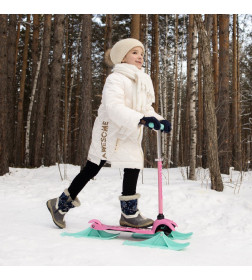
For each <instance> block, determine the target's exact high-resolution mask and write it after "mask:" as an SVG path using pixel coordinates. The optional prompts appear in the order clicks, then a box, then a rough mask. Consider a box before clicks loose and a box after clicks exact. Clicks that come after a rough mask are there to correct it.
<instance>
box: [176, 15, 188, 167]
mask: <svg viewBox="0 0 252 280" xmlns="http://www.w3.org/2000/svg"><path fill="white" fill-rule="evenodd" d="M185 27H186V21H185V15H184V16H183V29H182V43H181V54H180V78H179V89H178V124H177V133H176V141H175V143H176V146H177V147H176V154H175V162H176V164H177V165H178V164H179V153H180V132H181V101H182V90H183V61H184V55H183V53H184V31H185Z"/></svg>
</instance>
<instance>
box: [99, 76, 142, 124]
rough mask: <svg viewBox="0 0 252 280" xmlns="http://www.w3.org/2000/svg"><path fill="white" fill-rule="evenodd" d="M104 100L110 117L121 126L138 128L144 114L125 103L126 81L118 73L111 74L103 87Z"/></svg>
mask: <svg viewBox="0 0 252 280" xmlns="http://www.w3.org/2000/svg"><path fill="white" fill-rule="evenodd" d="M102 102H103V104H104V106H105V108H106V111H107V114H108V116H109V118H110V119H111V120H112V121H113V122H114V123H115V124H116V125H118V126H119V127H125V128H128V129H132V128H137V126H138V124H139V121H140V119H141V118H142V117H143V116H144V114H142V113H139V112H137V111H135V110H133V109H131V108H129V107H127V106H126V105H125V99H124V82H123V80H122V78H121V77H120V76H119V75H117V74H114V73H113V74H110V75H109V76H108V78H107V80H106V83H105V85H104V89H103V96H102Z"/></svg>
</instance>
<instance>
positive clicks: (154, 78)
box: [151, 15, 159, 112]
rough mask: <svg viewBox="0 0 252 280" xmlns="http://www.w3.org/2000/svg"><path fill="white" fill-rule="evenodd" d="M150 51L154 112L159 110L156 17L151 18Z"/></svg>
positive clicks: (157, 31) (157, 30) (157, 29)
mask: <svg viewBox="0 0 252 280" xmlns="http://www.w3.org/2000/svg"><path fill="white" fill-rule="evenodd" d="M152 32H153V33H152V36H153V37H152V42H153V44H152V51H151V56H152V59H151V69H152V70H151V78H152V81H153V86H154V91H155V103H154V105H153V107H154V109H155V111H156V112H158V108H159V102H158V101H159V98H158V94H159V78H158V75H159V26H158V15H153V16H152Z"/></svg>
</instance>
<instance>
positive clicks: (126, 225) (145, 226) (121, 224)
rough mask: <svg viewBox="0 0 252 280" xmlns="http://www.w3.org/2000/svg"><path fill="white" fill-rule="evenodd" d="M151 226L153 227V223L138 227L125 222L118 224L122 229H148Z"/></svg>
mask: <svg viewBox="0 0 252 280" xmlns="http://www.w3.org/2000/svg"><path fill="white" fill-rule="evenodd" d="M152 225H153V223H151V224H150V223H149V224H144V225H141V226H138V225H133V224H129V223H127V222H120V226H122V227H132V228H148V227H151V226H152Z"/></svg>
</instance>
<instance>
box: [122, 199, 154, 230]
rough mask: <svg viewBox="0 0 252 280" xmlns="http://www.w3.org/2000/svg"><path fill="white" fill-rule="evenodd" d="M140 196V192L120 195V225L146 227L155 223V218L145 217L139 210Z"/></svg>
mask: <svg viewBox="0 0 252 280" xmlns="http://www.w3.org/2000/svg"><path fill="white" fill-rule="evenodd" d="M138 198H140V194H135V195H129V196H123V195H121V196H119V200H120V203H121V210H122V213H121V219H120V225H121V226H126V227H136V228H145V227H149V226H152V225H153V222H154V221H153V220H152V219H149V218H145V217H144V216H143V215H142V214H141V212H140V211H139V210H138V207H137V205H138Z"/></svg>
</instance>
